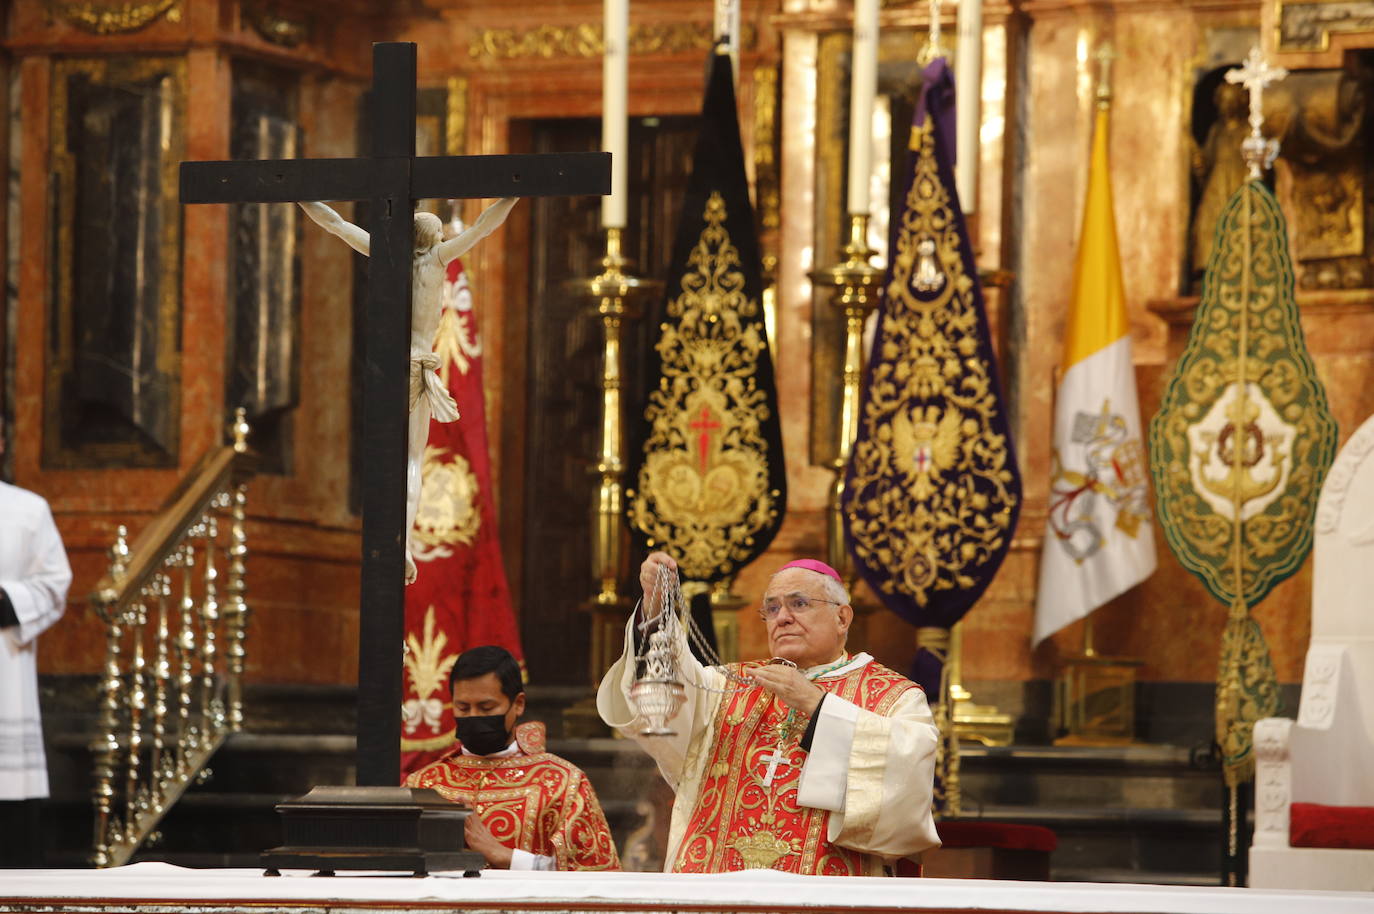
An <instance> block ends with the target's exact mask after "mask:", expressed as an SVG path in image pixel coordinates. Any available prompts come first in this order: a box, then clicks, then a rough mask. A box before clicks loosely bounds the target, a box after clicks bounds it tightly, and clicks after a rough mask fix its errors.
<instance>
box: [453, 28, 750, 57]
mask: <svg viewBox="0 0 1374 914" xmlns="http://www.w3.org/2000/svg"><path fill="white" fill-rule="evenodd" d="M743 31H744V35H743V40H742V41H741V46H742V47H746V48H748V47H752V46H753V44H754V28H753V26H748V25H746V26H745V28H744V30H743ZM713 44H714V38H713V36H712V29H711V23H709V22H668V23H655V24H649V25H643V24H635V25H631V26H630V32H629V46H630V53H631V54H682V53H687V52H691V51H708V50H710V49H711V47H712V45H713ZM603 53H605V44H604V41H603V38H602V27H601V25H600V24H599V23H596V24H593V23H581V24H579V25H568V26H564V25H538V26H534V27H533V28H528V29H518V28H516V29H504V28H503V29H483V30H482V31H480V32H478V33H477V36H476V37H475V38H473V39H472V43H471V44H469V45H468V56H469V57H472V58H474V59H481V58H486V59H490V60H519V59H528V58H534V59H543V60H553V59H555V58H559V57H600V56H601V55H602V54H603Z"/></svg>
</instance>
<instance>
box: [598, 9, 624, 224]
mask: <svg viewBox="0 0 1374 914" xmlns="http://www.w3.org/2000/svg"><path fill="white" fill-rule="evenodd" d="M604 35H605V48H606V53H605V56H604V57H603V58H602V62H601V148H602V150H603V151H605V152H609V153H610V154H611V195H610V196H609V197H602V198H601V225H602V227H604V228H624V227H625V211H626V204H627V198H628V196H629V174H630V171H629V161H628V159H627V155H628V153H629V129H630V122H629V116H630V111H629V81H630V80H629V61H630V46H629V45H630V42H629V38H630V0H606V23H605V31H604Z"/></svg>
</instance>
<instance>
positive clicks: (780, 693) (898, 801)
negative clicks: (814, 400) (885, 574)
mask: <svg viewBox="0 0 1374 914" xmlns="http://www.w3.org/2000/svg"><path fill="white" fill-rule="evenodd" d="M676 567H677V565H676V562H674V560H673V559H672V558H671V557H669V556H668V555H666V554H665V553H662V552H656V553H653V554H652V555H650V556H649V558H648V559H647V560H645V562H644V565H643V566H642V567H641V568H640V583H641V585H642V586H643V588H644V594H645V599H644V603H643V606H644V607H645V609H644V611H643V613H642V615H643V616H644V617H645V618H644V619H642V620H641V619H639V618H632V619H631V620H630V623H629V625H628V626H627V627H626V635H625V653H624V655H623V656H622V657H621V658H620V660H619V661H618V662H617V663H616V664H615V666H613V667H611V669H610V671H609V672H608V673H607V674H606V676H605V678H604V679H602V681H601V688H600V690H599V692H598V694H597V709H598V710H599V711H600V713H601V717H602V719H603V720H605V721H606V723H608V724H610V725H611V726H612V727H615V728H617V729H619V730H620V731H621V732H622V733H624V734H625V735H626V736H628V737H630V738H632V739H635V740H636V741H637V742H638V743H639V744H640V745H641V746H642V747H643V748H644V749H645V750H646V751H647V752H648V753H649V754H650V755H652V756H653V757H654V759H655V760H656V761H657V762H658V767H659V771H660V772H661V773H662V774H663V776H664V778H665V779H667V781H668V783H669V784H670V785H671V786H672V787H673V789H674V791H675V792H676V798H675V800H674V803H673V815H672V824H671V827H670V830H669V835H668V853H667V858H666V861H665V864H664V869H665V870H667V871H670V872H677V873H713V872H721V871H727V870H740V869H754V868H772V869H777V870H785V871H787V872H792V873H808V874H821V875H828V876H837V875H854V876H878V875H883V874H884V873H890V872H892V867H893V866H894V864H895V863H896V862H897V861H898V860H899V859H901V858H903V857H914V856H916V855H919V854H920V853H921V852H922V851H925V850H928V849H930V848H933V847H936V846H938V845H939V843H940V839H939V837H938V836H937V835H936V833H935V823H934V820H933V818H932V816H931V795H932V789H933V783H934V772H935V749H936V743H937V737H938V731H937V729H936V727H935V723H934V720H933V718H932V716H931V713H930V709H929V707H928V706H927V705H926V698H925V693H924V692H922V691H921V688H920V687H919V686H917V685H916V684H915V683H913V682H911V681H910V680H909V679H907V678H906V677H904V676H902V675H901V674H899V673H895V672H893V671H892V670H890V669H888V668H887V667H884V666H882V665H881V664H879V663H877V662H876V661H874V659H873V658H872V657H871V656H870V655H868V654H866V653H858V654H851V653H849V652H848V651H847V650H846V649H845V642H846V639H847V637H848V633H849V624H850V622H851V621H852V619H853V617H854V610H853V608H852V607H851V606H850V605H849V595H848V593H847V592H846V591H845V588H844V585H843V583H842V582H841V580H840V576H839V574H837V573H836V572H835V570H834V569H833V568H831V567H830V566H829V565H826V564H825V563H823V562H818V561H814V560H811V559H803V560H799V561H796V562H792V563H790V564H788V565H785V566H783V568H782V570H781V571H779V572H778V573H777V574H775V575H774V576H773V578H772V580H771V581H770V582H769V584H768V587H767V589H766V590H765V591H764V595H763V603H762V605H761V606H760V608H759V615H760V617H761V618H762V619H763V622H764V624H765V625H766V626H767V628H768V645H769V650H770V651H771V652H772V653H773V655H774V656H773V659H772V660H770V661H767V662H750V663H732V664H729V665H728V666H724V667H705V666H703V665H702V664H701V663H699V662H698V661H697V660H696V659H695V658H694V657H692V655H691V652H690V651H689V650H688V649H687V644H686V640H687V638H686V634H685V633H683V629H682V628H676V629H670V630H675V631H676V632H678V633H679V634H681V638H680V639H679V643H678V645H677V646H676V664H677V668H678V672H679V676H680V677H681V678H682V680H683V681H684V682H683V684H684V685H685V686H686V689H685V693H686V697H685V701H684V703H683V705H682V708H681V710H680V711H679V712H678V713H677V715H676V716H675V717H674V718H673V719H672V721H671V722H670V723H669V727H670V728H671V729H673V730H675V731H676V735H674V736H643V735H641V734H640V729H641V728H642V726H643V720H642V719H641V718H639V715H638V714H637V712H636V710H635V705H634V703H633V701H632V699H631V697H630V689H631V687H633V686H634V684H635V675H636V670H635V666H636V664H635V637H636V634H637V633H636V630H635V629H636V626H639V627H640V628H641V629H643V628H652V627H654V626H653V624H652V623H653V622H654V619H655V618H656V616H657V615H658V612H659V607H660V606H661V605H662V603H663V602H664V601H663V600H662V598H661V596H660V594H658V593H657V592H656V591H658V590H660V589H663V588H660V586H659V582H660V581H668V580H675V579H674V578H668V577H665V575H666V574H667V573H669V572H672V573H675V571H676ZM637 615H639V614H637Z"/></svg>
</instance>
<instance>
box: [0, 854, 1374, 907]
mask: <svg viewBox="0 0 1374 914" xmlns="http://www.w3.org/2000/svg"><path fill="white" fill-rule="evenodd" d="M456 907H461V908H462V910H464V911H468V912H486V911H492V912H495V911H501V912H522V911H539V912H554V911H571V912H601V911H620V912H624V911H656V912H673V911H691V912H693V914H702V912H716V911H720V912H726V911H729V912H746V911H747V912H774V911H779V912H815V911H825V912H832V911H833V912H843V911H856V912H860V911H861V912H864V914H878V912H883V911H899V910H900V911H979V912H991V911H1017V912H1029V911H1047V912H1073V914H1086V912H1104V914H1105V912H1110V914H1146V912H1148V914H1242V912H1244V914H1294V912H1300V914H1345V912H1356V911H1358V912H1361V914H1370V912H1372V911H1374V894H1360V893H1347V892H1294V891H1275V890H1261V889H1225V888H1190V887H1179V886H1151V885H1113V884H1102V883H1066V882H1004V881H992V880H974V879H881V878H865V877H838V876H794V875H790V874H787V873H779V872H775V871H772V870H749V871H745V872H741V873H726V874H721V875H712V876H699V875H679V874H674V875H665V874H663V873H577V872H571V873H538V872H521V873H517V872H510V871H501V870H498V871H486V872H484V873H483V874H482V875H481V876H480V877H477V878H471V879H465V878H463V877H462V876H461V874H458V873H453V874H440V875H434V876H429V877H426V878H423V879H417V878H414V877H406V876H396V875H373V874H357V875H340V876H335V877H332V878H330V877H313V876H310V875H308V874H307V873H305V872H303V871H294V872H287V873H284V874H283V875H282V876H280V877H275V878H269V877H264V876H263V875H262V873H261V871H260V870H193V869H183V868H180V867H175V866H170V865H168V864H162V863H138V864H134V865H131V866H126V867H121V868H118V869H110V870H8V871H6V870H0V912H54V911H61V912H68V914H80V912H96V914H109V912H112V911H116V910H118V911H132V912H142V914H165V912H181V911H193V912H195V914H215V912H233V911H243V910H246V909H251V910H252V911H253V912H255V914H269V912H274V911H298V910H301V909H305V908H313V909H318V908H329V909H331V911H334V912H342V911H366V910H369V909H377V908H386V909H387V910H388V911H390V912H393V914H394V912H397V911H404V910H417V911H418V910H425V909H442V910H448V911H452V910H454V909H455V908H456Z"/></svg>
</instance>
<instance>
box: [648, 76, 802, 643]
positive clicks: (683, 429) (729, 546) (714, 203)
mask: <svg viewBox="0 0 1374 914" xmlns="http://www.w3.org/2000/svg"><path fill="white" fill-rule="evenodd" d="M738 117H739V116H738V113H737V111H736V107H735V87H734V77H733V74H732V72H731V65H730V57H729V55H727V54H713V55H712V60H711V68H710V75H709V78H708V83H707V89H706V99H705V102H704V104H703V106H702V112H701V127H700V133H699V135H698V137H697V146H696V152H695V156H694V159H693V163H692V177H691V179H690V181H689V182H688V186H687V195H686V198H685V200H684V201H683V205H682V219H681V222H680V223H679V226H678V232H677V239H676V242H675V244H674V247H673V260H672V264H671V265H670V267H669V270H668V278H667V282H666V288H665V292H664V300H663V302H661V303H660V304H659V305H658V307H657V308H656V309H654V310H653V311H651V313H650V316H649V320H650V326H651V327H653V328H655V331H654V341H655V342H654V351H653V352H652V353H649V354H648V360H647V363H648V364H647V369H648V370H647V372H646V376H647V378H648V385H649V389H648V390H647V391H646V394H645V397H644V399H643V401H642V406H641V409H640V410H639V414H638V420H639V421H638V428H637V429H636V432H637V434H635V435H634V444H633V445H632V447H631V449H630V464H631V466H630V472H629V476H628V478H629V485H630V486H631V487H632V491H631V492H630V493H629V509H628V510H629V520H630V527H631V529H632V530H633V532H634V536H635V538H636V539H637V540H638V541H639V542H640V544H641V545H643V546H646V547H648V548H650V549H664V550H665V551H667V552H669V553H671V554H672V555H673V556H674V558H676V559H677V561H678V566H679V568H680V569H681V573H682V577H683V579H684V580H685V581H700V582H716V581H722V580H727V579H729V578H731V577H733V576H734V574H735V572H736V571H738V570H739V569H740V567H742V566H743V565H745V564H747V563H748V562H750V561H752V560H753V559H754V558H756V557H757V556H758V555H759V554H761V553H762V552H763V551H764V549H766V548H767V546H768V544H769V543H770V542H771V541H772V539H773V537H774V535H776V533H777V530H778V527H779V526H780V525H781V523H782V518H783V513H784V511H785V509H786V502H787V479H786V475H785V469H784V466H783V453H782V429H781V425H780V423H779V421H778V409H777V389H776V386H775V384H774V380H773V361H772V358H771V357H770V355H769V351H768V336H767V331H766V330H765V328H764V316H763V306H762V302H763V278H762V271H761V270H760V267H759V248H758V240H757V237H756V235H755V228H754V210H753V207H752V206H751V205H750V201H749V182H748V178H747V176H746V174H745V168H744V150H743V147H742V145H741V143H740V133H739V119H738ZM703 629H704V630H706V631H709V629H710V626H709V625H706V626H703Z"/></svg>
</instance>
